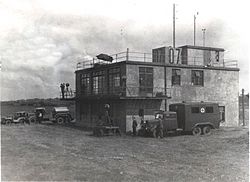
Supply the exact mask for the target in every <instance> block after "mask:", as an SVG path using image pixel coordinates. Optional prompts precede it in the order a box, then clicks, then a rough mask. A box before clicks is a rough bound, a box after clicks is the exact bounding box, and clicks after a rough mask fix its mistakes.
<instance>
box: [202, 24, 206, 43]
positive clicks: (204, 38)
mask: <svg viewBox="0 0 250 182" xmlns="http://www.w3.org/2000/svg"><path fill="white" fill-rule="evenodd" d="M202 33H203V47H205V44H206V29H205V28H203V29H202Z"/></svg>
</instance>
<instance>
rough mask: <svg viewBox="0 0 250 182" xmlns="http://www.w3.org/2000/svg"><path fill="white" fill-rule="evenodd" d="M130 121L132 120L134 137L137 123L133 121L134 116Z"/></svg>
mask: <svg viewBox="0 0 250 182" xmlns="http://www.w3.org/2000/svg"><path fill="white" fill-rule="evenodd" d="M132 120H133V123H132V127H133V135H134V136H136V127H137V121H136V119H135V117H134V116H132Z"/></svg>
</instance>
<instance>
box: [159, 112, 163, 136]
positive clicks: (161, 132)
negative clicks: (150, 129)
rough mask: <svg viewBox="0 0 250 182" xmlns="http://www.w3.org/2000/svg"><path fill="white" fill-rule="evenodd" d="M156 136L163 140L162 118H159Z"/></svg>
mask: <svg viewBox="0 0 250 182" xmlns="http://www.w3.org/2000/svg"><path fill="white" fill-rule="evenodd" d="M158 135H159V136H160V137H161V138H163V123H162V118H161V116H159V124H158Z"/></svg>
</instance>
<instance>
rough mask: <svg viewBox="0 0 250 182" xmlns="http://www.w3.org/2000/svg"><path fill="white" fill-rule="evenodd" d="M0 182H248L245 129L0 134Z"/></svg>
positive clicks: (56, 129)
mask: <svg viewBox="0 0 250 182" xmlns="http://www.w3.org/2000/svg"><path fill="white" fill-rule="evenodd" d="M1 142H2V145H1V173H2V174H1V175H2V181H16V180H18V181H20V180H21V181H26V180H28V181H34V180H35V181H37V180H40V181H73V180H76V181H192V182H193V181H225V182H230V181H232V182H236V181H248V179H249V174H248V172H249V171H248V160H249V158H248V151H249V148H248V129H244V128H221V129H219V130H216V131H214V132H213V134H212V135H210V136H200V137H194V136H191V135H182V136H174V137H167V138H164V139H154V138H142V137H131V136H126V135H123V136H121V137H114V136H110V137H102V138H98V137H94V136H92V135H91V132H87V131H82V130H79V129H76V128H72V127H66V126H59V125H49V124H42V125H36V124H34V125H30V126H29V125H25V126H23V125H12V126H2V128H1Z"/></svg>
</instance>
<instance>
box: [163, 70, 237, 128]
mask: <svg viewBox="0 0 250 182" xmlns="http://www.w3.org/2000/svg"><path fill="white" fill-rule="evenodd" d="M167 70H168V71H167V82H168V83H171V79H170V76H171V68H167ZM191 70H192V69H185V68H182V69H181V86H173V87H172V88H173V89H172V98H171V99H169V100H168V105H169V104H171V103H176V102H182V101H198V102H200V101H204V102H216V103H218V104H219V105H220V106H225V120H226V122H225V123H224V124H225V125H227V126H237V125H238V118H239V112H238V104H237V103H238V90H239V72H238V71H228V70H211V69H195V70H203V71H204V86H194V85H192V84H191Z"/></svg>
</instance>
